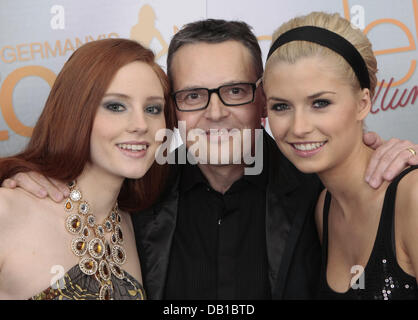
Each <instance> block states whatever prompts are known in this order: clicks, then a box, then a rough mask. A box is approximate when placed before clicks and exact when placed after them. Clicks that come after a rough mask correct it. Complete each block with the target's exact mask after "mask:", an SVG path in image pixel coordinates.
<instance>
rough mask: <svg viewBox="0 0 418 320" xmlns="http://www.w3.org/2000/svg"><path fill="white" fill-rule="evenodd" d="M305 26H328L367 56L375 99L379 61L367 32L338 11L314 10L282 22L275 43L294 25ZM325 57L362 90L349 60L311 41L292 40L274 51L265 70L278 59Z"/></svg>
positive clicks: (289, 61) (327, 27)
mask: <svg viewBox="0 0 418 320" xmlns="http://www.w3.org/2000/svg"><path fill="white" fill-rule="evenodd" d="M303 26H315V27H320V28H324V29H328V30H329V31H332V32H334V33H337V34H338V35H340V36H341V37H343V38H345V39H346V40H348V41H349V42H350V43H351V44H352V45H353V46H354V47H355V48H356V49H357V51H358V52H359V53H360V55H361V56H362V57H363V59H364V62H365V63H366V66H367V69H368V72H369V78H370V99H372V98H373V96H374V93H375V89H376V84H377V78H376V73H377V61H376V57H375V56H374V54H373V50H372V45H371V43H370V41H369V39H368V38H367V37H366V36H365V35H364V34H363V32H362V31H361V30H359V29H357V28H353V27H352V26H351V23H350V22H349V21H348V20H346V19H344V18H342V17H341V16H340V15H339V14H338V13H335V14H328V13H325V12H312V13H310V14H308V15H306V16H300V17H296V18H293V19H291V20H290V21H288V22H286V23H284V24H282V25H281V26H280V27H279V28H278V29H277V30H276V31H275V32H274V34H273V39H272V43H274V41H275V40H276V39H277V38H278V37H279V36H280V35H282V34H283V33H285V32H286V31H289V30H291V29H294V28H298V27H303ZM316 56H318V57H323V58H325V59H326V60H327V61H329V60H330V59H333V60H332V61H335V63H336V64H335V66H336V70H337V72H338V74H339V75H341V77H342V78H343V79H345V80H346V81H347V82H348V83H349V84H350V85H351V86H352V88H353V89H354V92H358V90H361V87H360V82H359V80H358V79H357V77H356V74H355V73H354V71H353V69H352V68H351V66H350V65H349V64H348V62H347V61H346V60H345V59H344V58H343V57H342V56H341V55H339V54H338V53H336V52H334V51H333V50H331V49H329V48H327V47H324V46H321V45H319V44H316V43H313V42H309V41H291V42H288V43H286V44H284V45H282V46H281V47H279V48H278V49H276V50H275V52H273V54H272V55H271V56H270V57H269V59H268V60H267V62H266V67H265V73H266V74H267V73H268V72H269V70H270V68H271V67H272V66H273V65H274V64H275V63H277V62H286V63H291V64H293V63H295V62H296V61H297V60H298V59H300V58H306V57H316Z"/></svg>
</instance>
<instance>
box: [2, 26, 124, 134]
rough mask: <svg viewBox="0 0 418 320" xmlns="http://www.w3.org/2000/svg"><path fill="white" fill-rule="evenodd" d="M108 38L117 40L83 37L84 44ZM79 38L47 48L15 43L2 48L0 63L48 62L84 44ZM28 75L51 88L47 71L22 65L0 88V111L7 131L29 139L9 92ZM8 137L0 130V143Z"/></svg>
mask: <svg viewBox="0 0 418 320" xmlns="http://www.w3.org/2000/svg"><path fill="white" fill-rule="evenodd" d="M106 37H107V38H111V37H119V35H118V34H117V33H109V34H107V35H105V34H101V35H99V36H98V37H97V39H94V38H93V37H92V36H86V37H85V38H84V40H85V41H84V43H87V42H89V41H94V40H99V39H104V38H106ZM84 43H83V41H82V40H81V39H80V38H75V39H74V40H72V39H70V38H67V39H65V41H62V42H61V40H57V41H56V42H55V45H51V44H50V43H49V42H48V41H45V42H43V43H41V42H31V43H23V44H18V45H16V46H4V47H2V48H1V50H0V60H1V61H2V62H3V63H8V64H11V63H15V62H17V61H19V62H27V61H32V60H36V59H37V58H39V57H40V58H42V59H50V58H52V57H54V58H55V57H57V56H64V55H66V54H67V53H68V52H73V51H75V50H76V49H77V48H78V47H80V46H81V45H83V44H84ZM29 76H35V77H39V78H42V79H43V80H45V81H46V82H47V83H48V84H49V85H50V86H52V85H53V83H54V81H55V78H56V74H55V73H54V72H53V71H52V70H51V69H49V68H47V67H43V66H39V65H31V66H24V67H20V68H17V69H15V70H13V71H12V72H11V73H10V74H9V75H8V76H7V77H6V78H5V79H4V81H3V84H2V85H1V88H0V110H1V112H2V114H3V118H4V120H5V122H6V124H7V125H8V126H9V128H10V129H11V130H13V131H14V132H16V133H17V134H19V135H21V136H24V137H30V136H31V135H32V131H33V128H32V127H29V126H26V125H24V124H23V123H22V122H21V121H20V120H19V119H18V117H17V116H16V113H15V111H14V108H13V90H14V88H15V86H16V84H17V83H18V82H19V81H20V80H22V79H24V78H26V77H29ZM8 139H9V134H8V131H7V130H0V141H4V140H8Z"/></svg>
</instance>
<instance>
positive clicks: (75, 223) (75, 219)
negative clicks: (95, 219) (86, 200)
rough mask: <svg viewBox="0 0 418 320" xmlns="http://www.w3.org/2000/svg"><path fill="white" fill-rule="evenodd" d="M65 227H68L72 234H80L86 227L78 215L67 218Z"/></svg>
mask: <svg viewBox="0 0 418 320" xmlns="http://www.w3.org/2000/svg"><path fill="white" fill-rule="evenodd" d="M65 226H66V227H67V230H68V231H69V232H70V233H72V234H79V233H80V231H81V229H82V228H83V227H84V225H83V220H82V219H81V217H80V216H79V215H78V214H76V213H74V214H72V215H70V216H69V217H68V218H67V220H66V223H65Z"/></svg>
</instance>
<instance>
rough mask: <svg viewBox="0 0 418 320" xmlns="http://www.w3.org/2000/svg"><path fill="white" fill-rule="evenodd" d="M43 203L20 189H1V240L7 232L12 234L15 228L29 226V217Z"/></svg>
mask: <svg viewBox="0 0 418 320" xmlns="http://www.w3.org/2000/svg"><path fill="white" fill-rule="evenodd" d="M41 201H42V200H41V199H37V198H35V197H33V196H31V195H30V194H29V193H27V192H26V191H24V190H23V189H20V188H17V189H7V188H0V239H2V237H3V236H2V235H4V234H5V233H6V231H7V233H12V232H13V229H14V228H22V227H24V226H25V225H27V224H28V221H27V217H28V216H29V215H30V214H33V211H35V210H34V209H35V208H37V207H38V206H39V203H40V202H41ZM0 242H1V241H0Z"/></svg>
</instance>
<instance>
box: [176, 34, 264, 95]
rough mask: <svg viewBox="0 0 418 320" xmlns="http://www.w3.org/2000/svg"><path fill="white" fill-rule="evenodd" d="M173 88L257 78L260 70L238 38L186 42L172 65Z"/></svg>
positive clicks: (207, 85) (245, 80)
mask: <svg viewBox="0 0 418 320" xmlns="http://www.w3.org/2000/svg"><path fill="white" fill-rule="evenodd" d="M171 77H172V79H171V80H172V83H173V89H174V90H179V89H186V88H193V87H217V86H220V85H223V84H227V83H234V82H235V83H236V82H253V81H255V80H256V79H255V78H256V72H255V68H254V62H253V59H252V57H251V53H250V52H249V50H248V48H246V47H245V46H244V45H243V44H241V43H240V42H238V41H232V40H229V41H225V42H221V43H206V42H198V43H193V44H187V45H184V46H182V47H181V48H180V49H179V50H178V51H177V52H175V53H174V56H173V60H172V65H171Z"/></svg>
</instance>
